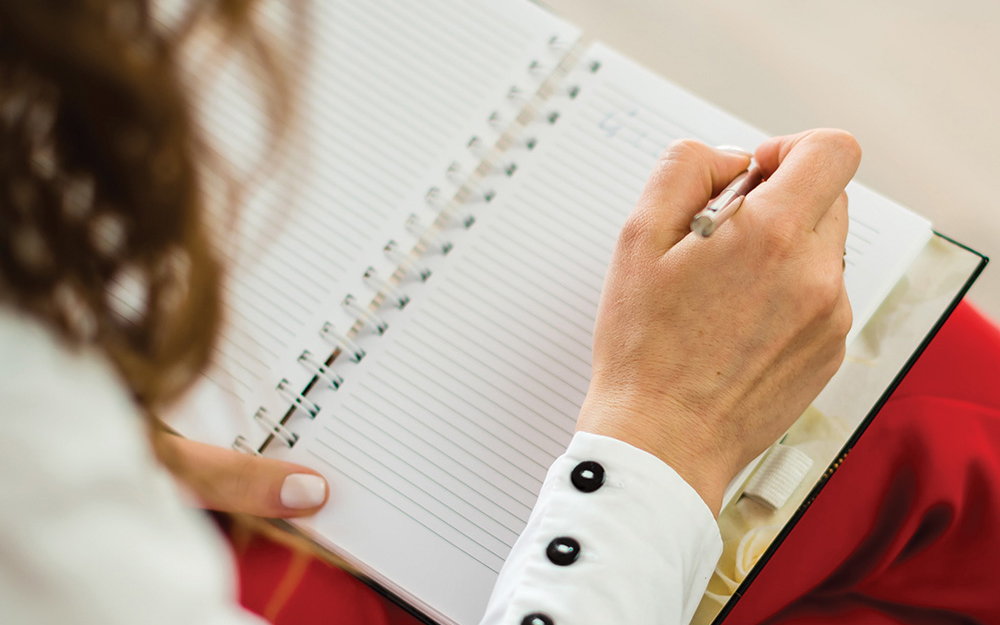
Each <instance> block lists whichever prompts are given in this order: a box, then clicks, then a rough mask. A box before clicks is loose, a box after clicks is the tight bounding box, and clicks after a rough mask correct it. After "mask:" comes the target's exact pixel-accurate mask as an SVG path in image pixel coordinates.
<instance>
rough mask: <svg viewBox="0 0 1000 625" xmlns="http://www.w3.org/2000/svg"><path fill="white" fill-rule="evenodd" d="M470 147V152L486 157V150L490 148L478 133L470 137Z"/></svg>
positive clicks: (468, 145)
mask: <svg viewBox="0 0 1000 625" xmlns="http://www.w3.org/2000/svg"><path fill="white" fill-rule="evenodd" d="M466 145H467V147H468V148H469V152H472V155H473V156H475V157H476V158H485V157H486V152H487V151H488V150H489V146H487V145H486V143H485V142H484V141H483V140H482V139H480V138H479V137H478V136H476V135H472V136H471V137H469V142H468V143H467V144H466Z"/></svg>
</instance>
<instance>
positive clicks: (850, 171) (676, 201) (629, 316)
mask: <svg viewBox="0 0 1000 625" xmlns="http://www.w3.org/2000/svg"><path fill="white" fill-rule="evenodd" d="M755 156H756V159H757V162H758V163H759V164H760V166H761V169H762V171H763V173H764V177H765V181H764V182H762V183H761V184H760V186H758V187H757V188H756V189H755V190H753V191H752V192H751V193H750V194H749V195H748V196H747V198H746V201H745V202H744V204H743V206H742V208H740V210H739V211H738V212H737V213H736V214H735V215H734V216H733V217H732V218H731V219H730V220H729V221H728V222H726V223H725V224H723V225H722V226H721V227H720V228H719V230H718V231H717V232H716V233H715V234H714V235H713V236H712V237H711V238H708V239H703V238H701V237H698V236H696V235H693V234H691V233H690V231H689V224H690V222H691V218H692V217H693V216H694V214H695V213H697V212H698V211H699V210H701V209H702V208H703V207H704V206H705V204H706V203H707V202H708V201H709V200H710V199H711V198H712V197H713V196H714V195H715V194H717V193H718V192H719V191H721V190H722V188H723V187H725V185H726V184H727V183H728V182H729V181H730V180H731V179H732V178H734V177H735V176H736V175H737V174H739V173H740V172H741V171H742V170H744V169H745V168H746V167H747V165H748V163H749V156H747V155H740V154H735V153H733V152H727V151H722V150H717V149H713V148H710V147H708V146H706V145H704V144H701V143H698V142H695V141H680V142H676V143H674V144H673V145H671V146H670V147H669V148H668V149H667V151H666V152H665V153H664V155H663V157H662V158H661V160H660V162H659V163H658V165H657V168H656V170H655V171H654V173H653V175H652V176H651V177H650V179H649V182H648V183H647V185H646V189H645V191H644V193H643V195H642V197H641V199H640V200H639V203H638V205H637V206H636V207H635V209H634V210H633V212H632V214H631V216H630V217H629V219H628V221H627V223H626V224H625V227H624V229H623V230H622V233H621V237H620V239H619V241H618V247H617V250H616V252H615V255H614V258H613V260H612V262H611V266H610V268H609V271H608V275H607V278H606V280H605V284H604V292H603V294H602V297H601V305H600V310H599V312H598V317H597V324H596V328H595V337H594V356H593V376H592V379H591V384H590V389H589V391H588V393H587V399H586V401H585V402H584V405H583V408H582V410H581V412H580V417H579V419H578V421H577V429H578V430H582V431H587V432H592V433H595V434H603V435H606V436H611V437H614V438H618V439H620V440H623V441H625V442H627V443H630V444H632V445H634V446H636V447H639V448H640V449H643V450H645V451H648V452H650V453H652V454H654V455H656V456H658V457H660V458H661V459H662V460H664V461H665V462H666V463H667V464H669V465H670V466H671V467H673V469H674V470H676V471H677V472H678V473H679V474H680V475H681V476H682V477H683V478H684V479H685V480H686V481H687V482H688V483H689V484H691V486H692V487H694V488H695V490H697V491H698V493H699V494H700V495H701V496H702V498H703V499H704V500H705V502H706V503H707V504H708V506H709V507H710V508H711V509H712V511H713V512H714V513H715V514H718V512H719V508H720V507H721V503H722V495H723V492H724V491H725V488H726V486H727V484H728V483H729V481H730V480H731V479H732V478H733V477H734V476H735V475H736V473H737V472H738V471H739V470H740V469H742V468H743V466H745V465H746V464H747V463H749V462H750V460H752V459H753V458H754V457H756V456H757V455H758V454H760V453H761V452H762V451H764V450H765V449H766V448H767V447H768V446H770V445H771V444H772V443H774V442H775V441H776V440H777V439H778V438H779V437H780V436H781V434H782V433H784V431H785V430H786V429H788V427H790V426H791V424H792V423H793V422H794V421H795V419H797V418H798V417H799V415H800V414H801V413H802V412H803V410H805V408H806V407H807V406H808V405H809V403H810V402H811V401H812V400H813V399H814V398H815V397H816V395H817V394H818V393H819V391H820V390H821V389H822V388H823V386H824V385H825V384H826V383H827V381H828V380H829V379H830V377H831V376H832V375H833V373H834V372H835V371H836V370H837V368H838V367H839V365H840V363H841V361H842V360H843V357H844V349H845V338H846V336H847V333H848V331H849V329H850V327H851V309H850V305H849V303H848V301H847V292H846V290H845V288H844V279H843V255H844V244H845V240H846V237H847V225H848V219H847V196H846V195H845V193H844V187H845V186H846V185H847V183H848V182H849V181H850V179H851V178H852V177H853V175H854V172H855V170H856V169H857V167H858V163H859V161H860V158H861V152H860V149H859V147H858V144H857V142H856V141H855V140H854V138H853V137H852V136H851V135H849V134H848V133H846V132H843V131H837V130H812V131H808V132H804V133H801V134H797V135H792V136H787V137H778V138H774V139H771V140H768V141H766V142H765V143H764V144H762V145H761V146H760V147H759V148H758V149H757V152H756V154H755Z"/></svg>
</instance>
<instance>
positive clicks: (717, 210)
mask: <svg viewBox="0 0 1000 625" xmlns="http://www.w3.org/2000/svg"><path fill="white" fill-rule="evenodd" d="M761 179H762V176H761V173H760V167H757V163H755V162H751V163H750V167H749V169H747V170H746V171H745V172H743V173H742V174H740V175H739V176H736V178H734V179H733V181H732V182H730V183H729V184H728V185H726V188H725V189H723V190H722V193H720V194H719V195H718V196H717V197H716V198H715V199H714V200H712V201H711V202H709V203H708V206H706V207H705V208H703V209H702V210H701V212H699V213H698V214H697V215H695V216H694V219H692V220H691V232H694V233H695V234H700V235H701V236H703V237H707V236H710V235H711V234H712V233H713V232H715V229H716V228H718V227H719V226H721V225H722V222H724V221H725V220H727V219H729V218H730V217H732V216H733V213H735V212H736V211H737V210H739V208H740V206H743V198H745V197H746V195H747V193H750V192H751V191H753V189H754V187H756V186H757V185H759V184H760V181H761Z"/></svg>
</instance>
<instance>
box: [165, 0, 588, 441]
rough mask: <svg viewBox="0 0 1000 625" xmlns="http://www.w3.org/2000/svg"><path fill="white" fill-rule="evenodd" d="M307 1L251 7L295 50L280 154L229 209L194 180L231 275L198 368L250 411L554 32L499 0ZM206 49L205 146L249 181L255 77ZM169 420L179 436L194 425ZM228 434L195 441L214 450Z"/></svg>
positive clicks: (544, 20)
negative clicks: (292, 111) (209, 361)
mask: <svg viewBox="0 0 1000 625" xmlns="http://www.w3.org/2000/svg"><path fill="white" fill-rule="evenodd" d="M306 4H307V6H308V14H307V16H306V18H305V19H304V20H302V22H301V23H296V21H295V19H294V18H292V17H290V14H289V13H288V10H287V9H288V7H287V6H286V3H285V2H281V1H276V0H272V1H270V2H266V3H264V5H263V7H262V8H261V9H260V10H259V12H258V13H259V14H258V17H259V22H260V24H261V25H263V26H264V27H265V28H266V29H268V30H269V31H270V32H272V33H274V34H275V36H276V37H277V38H278V39H279V40H281V35H284V36H285V37H286V38H288V37H291V38H292V48H293V49H297V48H301V50H300V51H299V52H298V53H297V54H296V56H295V58H294V62H293V68H292V71H291V72H290V77H291V78H292V79H294V80H295V81H297V82H298V83H299V84H300V86H301V89H300V91H299V92H298V93H297V96H298V99H297V105H298V110H297V116H296V117H295V118H294V119H293V123H294V125H293V127H292V128H291V130H290V133H289V135H288V142H287V144H286V145H285V150H284V152H283V153H282V154H280V155H278V158H275V159H274V160H273V161H265V162H266V164H267V166H268V167H269V168H271V167H273V168H275V169H274V170H269V171H267V172H262V173H265V174H266V175H258V176H254V179H253V180H251V181H249V182H248V183H246V184H245V185H244V187H245V188H243V189H241V190H243V191H245V192H246V193H247V197H245V198H244V199H243V202H242V204H241V205H240V206H239V207H238V209H237V212H236V213H235V217H231V216H229V215H228V214H227V213H226V212H225V211H226V210H228V209H226V208H222V209H221V210H220V208H219V207H224V206H225V202H226V197H227V196H226V195H225V194H226V191H227V188H226V186H225V185H224V184H223V183H222V181H221V180H219V179H213V178H210V179H209V180H208V181H207V185H206V186H207V192H208V194H209V200H210V201H211V204H212V205H213V206H214V207H215V208H216V212H217V213H219V214H221V215H222V218H221V224H220V226H221V229H222V230H223V234H225V235H229V237H230V239H231V240H229V241H224V242H223V245H221V246H220V252H221V254H222V256H223V260H224V262H225V264H226V266H227V269H228V270H229V273H230V275H229V279H228V280H227V282H226V284H225V286H224V295H225V302H224V304H225V307H226V308H225V312H226V320H227V325H226V328H225V331H224V333H223V335H222V337H221V340H220V341H219V342H218V344H217V348H216V354H215V366H213V367H212V368H211V369H210V370H209V371H207V372H206V376H207V377H208V382H209V384H210V385H211V386H213V387H215V388H218V389H224V390H225V391H227V392H228V393H230V394H232V395H234V396H235V397H237V398H239V399H240V400H242V403H243V405H241V406H240V407H239V408H238V409H239V410H242V411H243V412H248V413H249V414H253V412H254V410H255V409H256V407H257V406H261V405H264V406H267V405H268V402H269V401H270V402H273V401H276V400H277V399H278V398H276V397H275V396H274V393H273V389H274V386H275V384H276V383H277V382H278V380H279V379H281V378H282V377H286V376H288V375H290V374H289V373H287V372H288V371H292V372H293V373H298V372H299V370H300V369H301V367H300V366H298V365H296V364H295V360H294V354H295V353H296V349H298V353H301V349H302V338H301V337H302V336H304V335H310V336H314V335H316V332H317V330H318V327H316V328H314V327H311V325H310V324H311V323H312V322H313V320H314V319H315V318H316V316H317V314H319V313H320V312H322V309H323V307H324V306H327V307H329V306H328V304H329V302H331V301H337V300H338V285H340V284H342V283H343V282H344V280H345V276H348V275H350V276H353V274H355V273H359V272H361V271H363V268H364V266H365V264H366V263H372V262H374V261H373V259H374V260H380V259H382V258H383V256H384V254H383V253H382V246H383V245H384V244H385V242H386V240H387V239H388V238H389V236H390V235H389V234H387V233H388V232H390V231H396V230H400V229H402V227H403V224H404V220H405V218H406V215H407V213H408V212H409V211H408V210H407V208H408V207H407V206H406V205H407V204H408V203H412V201H413V200H412V199H411V198H413V197H420V196H421V195H422V194H423V192H424V190H426V188H427V185H428V182H427V181H428V180H434V179H436V178H438V177H440V176H441V175H442V174H443V173H444V171H445V169H446V167H447V165H448V163H449V161H450V160H451V159H453V158H455V157H454V154H455V153H456V152H460V151H461V149H462V148H463V147H464V146H465V143H466V141H467V140H468V138H469V136H470V134H473V133H472V131H470V128H474V127H476V126H477V125H482V124H485V122H486V119H487V117H488V115H489V113H490V111H491V110H493V109H494V108H496V107H497V106H498V103H499V104H501V105H502V104H504V103H505V94H506V90H507V89H508V88H509V86H510V85H511V84H516V83H517V81H518V80H520V79H522V78H523V76H524V75H526V74H527V72H528V64H529V62H530V60H531V59H532V58H535V57H536V55H537V53H538V50H539V49H543V48H545V47H546V46H547V45H548V42H549V39H550V38H552V37H553V36H565V31H566V30H567V28H566V27H564V26H563V24H562V23H561V22H560V21H558V20H557V19H556V18H554V17H552V16H550V15H548V14H546V13H545V12H544V11H542V10H540V9H538V8H537V7H533V6H530V5H528V4H527V3H515V4H513V5H512V4H510V3H507V2H503V1H501V0H428V1H426V2H421V3H413V2H410V1H409V0H366V1H365V2H356V1H354V0H336V1H326V0H324V1H318V0H317V1H315V2H311V3H306ZM296 27H304V28H305V32H298V31H296V30H295V28H296ZM570 30H574V29H570ZM574 32H575V30H574ZM289 33H291V34H289ZM300 40H301V42H303V43H302V44H298V43H296V42H298V41H300ZM216 43H217V42H214V41H213V40H212V39H211V37H210V36H208V35H206V36H205V37H203V38H202V39H201V40H198V41H196V42H195V45H193V46H192V48H191V51H190V52H189V58H188V63H189V64H190V65H192V66H198V67H200V68H201V70H200V71H199V70H198V67H195V69H194V70H193V72H192V73H193V75H194V76H196V79H195V80H196V81H198V80H200V82H196V85H195V92H196V95H197V96H198V99H199V102H200V108H201V123H202V125H203V126H204V128H205V130H206V132H207V133H208V135H209V139H210V143H211V145H212V146H213V147H214V148H215V149H216V150H217V151H218V152H219V153H221V154H222V155H224V156H225V157H226V158H227V159H228V160H230V161H231V162H232V163H233V166H234V168H235V170H236V172H237V174H238V175H247V174H248V172H254V171H256V170H255V169H254V168H255V167H259V166H260V164H261V162H262V154H267V153H268V150H269V149H270V147H269V144H268V136H267V133H266V128H267V120H268V114H267V112H266V111H265V109H264V101H263V100H262V99H261V97H260V94H259V90H258V89H257V85H256V84H255V83H254V81H255V80H257V79H260V78H261V77H264V76H266V75H265V74H264V73H263V72H262V70H261V69H260V68H259V67H255V66H253V65H250V64H248V63H245V62H241V61H239V60H238V59H237V60H230V62H227V63H226V64H224V65H223V66H221V68H218V69H216V70H214V71H206V69H205V68H206V67H211V61H210V57H209V56H208V54H209V50H210V48H211V46H212V45H214V44H216ZM199 44H200V45H199ZM278 49H283V48H281V45H279V46H278ZM545 61H546V63H549V64H550V65H551V62H550V60H549V59H547V58H546V59H545ZM258 178H259V180H258ZM359 268H360V269H359ZM342 296H343V295H342V294H341V295H340V296H339V297H342ZM290 354H291V356H289V355H290ZM237 403H239V402H237ZM186 410H188V412H204V411H203V410H191V409H188V408H186ZM275 412H276V413H278V414H280V413H281V412H283V411H281V410H279V409H278V408H275ZM181 422H182V423H183V425H182V426H181V429H182V431H185V432H188V431H190V428H191V427H196V424H190V423H184V419H183V418H182V419H181ZM230 431H231V428H230V429H225V433H221V434H215V433H212V434H209V437H210V439H211V440H213V441H215V442H218V443H222V444H227V445H228V444H229V443H230V442H231V441H232V438H233V436H230V435H229V432H230ZM240 433H244V434H247V431H246V430H242V431H240ZM249 433H251V434H263V433H262V432H260V431H259V428H256V427H253V428H251V429H250V430H249ZM195 436H196V437H198V438H205V436H204V435H200V434H195ZM227 438H228V441H227V440H225V439H227Z"/></svg>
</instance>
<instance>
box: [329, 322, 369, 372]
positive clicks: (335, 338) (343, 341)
mask: <svg viewBox="0 0 1000 625" xmlns="http://www.w3.org/2000/svg"><path fill="white" fill-rule="evenodd" d="M319 333H320V336H322V337H323V338H325V339H326V340H328V341H330V342H331V343H333V344H334V345H336V346H337V347H339V348H340V351H341V352H342V353H345V354H347V356H348V358H350V359H351V360H353V361H354V362H361V359H362V358H364V357H365V350H363V349H362V348H361V346H359V345H358V344H357V343H355V342H354V341H352V340H351V339H349V338H347V337H346V336H344V335H343V334H341V333H340V332H337V330H336V328H334V327H333V324H332V323H330V322H329V321H327V322H325V323H324V324H323V327H322V328H320V331H319Z"/></svg>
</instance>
